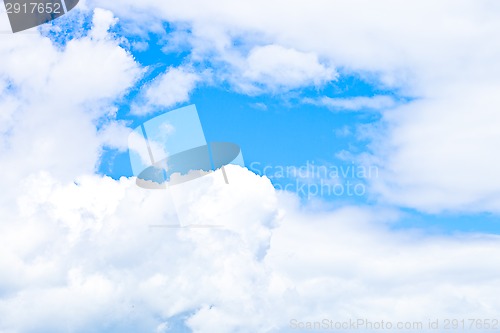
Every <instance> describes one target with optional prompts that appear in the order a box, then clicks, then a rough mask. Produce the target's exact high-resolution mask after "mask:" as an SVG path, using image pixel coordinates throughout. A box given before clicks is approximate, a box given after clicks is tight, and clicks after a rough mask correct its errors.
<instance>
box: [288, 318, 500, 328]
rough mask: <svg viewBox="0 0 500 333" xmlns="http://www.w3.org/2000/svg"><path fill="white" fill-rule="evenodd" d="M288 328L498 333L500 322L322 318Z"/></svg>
mask: <svg viewBox="0 0 500 333" xmlns="http://www.w3.org/2000/svg"><path fill="white" fill-rule="evenodd" d="M289 328H290V329H292V330H297V331H336V332H338V331H357V330H359V331H363V332H367V331H370V332H373V331H393V332H394V331H395V332H401V331H449V332H456V331H483V332H484V331H498V330H499V329H500V321H499V319H498V318H491V317H490V318H488V317H486V318H427V319H425V320H407V321H401V320H388V319H378V320H372V319H367V318H350V319H346V320H334V319H328V318H323V319H320V320H314V321H308V320H298V319H291V320H290V322H289Z"/></svg>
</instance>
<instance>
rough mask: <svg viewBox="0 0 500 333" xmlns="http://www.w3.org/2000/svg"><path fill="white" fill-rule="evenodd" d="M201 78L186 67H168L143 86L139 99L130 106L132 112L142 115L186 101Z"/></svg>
mask: <svg viewBox="0 0 500 333" xmlns="http://www.w3.org/2000/svg"><path fill="white" fill-rule="evenodd" d="M201 80H202V77H201V75H200V74H197V73H195V72H194V71H193V70H192V69H190V68H188V67H170V68H169V69H168V70H167V71H165V73H163V74H161V75H160V76H159V77H157V78H155V79H154V80H153V81H152V82H151V83H150V84H149V85H148V86H146V87H144V88H143V91H142V96H141V97H140V99H141V101H140V102H138V103H137V104H135V105H134V106H133V107H132V112H133V113H134V114H138V115H144V114H148V113H152V112H155V111H157V110H158V109H164V108H169V107H172V106H175V105H176V104H179V103H182V102H186V101H188V100H189V95H190V93H191V91H192V90H193V89H194V88H195V87H196V84H197V83H198V82H200V81H201Z"/></svg>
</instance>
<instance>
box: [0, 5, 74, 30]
mask: <svg viewBox="0 0 500 333" xmlns="http://www.w3.org/2000/svg"><path fill="white" fill-rule="evenodd" d="M78 2H79V0H45V1H34V0H4V5H5V11H6V13H7V16H8V17H9V22H10V26H11V28H12V32H13V33H16V32H20V31H24V30H27V29H30V28H34V27H37V26H39V25H42V24H44V23H47V22H50V21H52V20H55V19H56V18H58V17H61V16H63V15H65V14H66V13H68V12H69V11H70V10H72V9H73V8H75V7H76V5H78Z"/></svg>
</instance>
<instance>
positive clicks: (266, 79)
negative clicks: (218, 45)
mask: <svg viewBox="0 0 500 333" xmlns="http://www.w3.org/2000/svg"><path fill="white" fill-rule="evenodd" d="M242 77H243V80H248V81H249V83H250V84H254V85H257V86H259V85H261V86H264V89H266V90H267V91H269V90H271V91H274V90H282V89H294V88H300V87H304V86H310V85H312V86H320V85H323V84H325V83H326V82H329V81H332V80H333V79H335V77H336V72H335V70H334V69H333V68H330V67H328V66H325V65H323V64H321V63H320V62H319V60H318V57H317V55H316V54H314V53H304V52H299V51H297V50H294V49H288V48H284V47H282V46H280V45H266V46H258V47H255V48H253V49H252V50H251V51H250V53H249V55H248V57H247V59H246V62H245V67H244V69H243V70H242Z"/></svg>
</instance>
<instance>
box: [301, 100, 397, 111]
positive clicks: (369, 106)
mask: <svg viewBox="0 0 500 333" xmlns="http://www.w3.org/2000/svg"><path fill="white" fill-rule="evenodd" d="M304 102H306V103H311V104H316V105H324V106H326V107H328V108H329V109H332V110H349V111H359V110H362V111H365V110H387V109H389V108H391V107H393V106H394V105H395V104H396V103H395V102H394V100H393V99H392V98H391V97H389V96H374V97H351V98H331V97H322V98H320V99H318V100H314V99H309V98H306V99H304Z"/></svg>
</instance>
